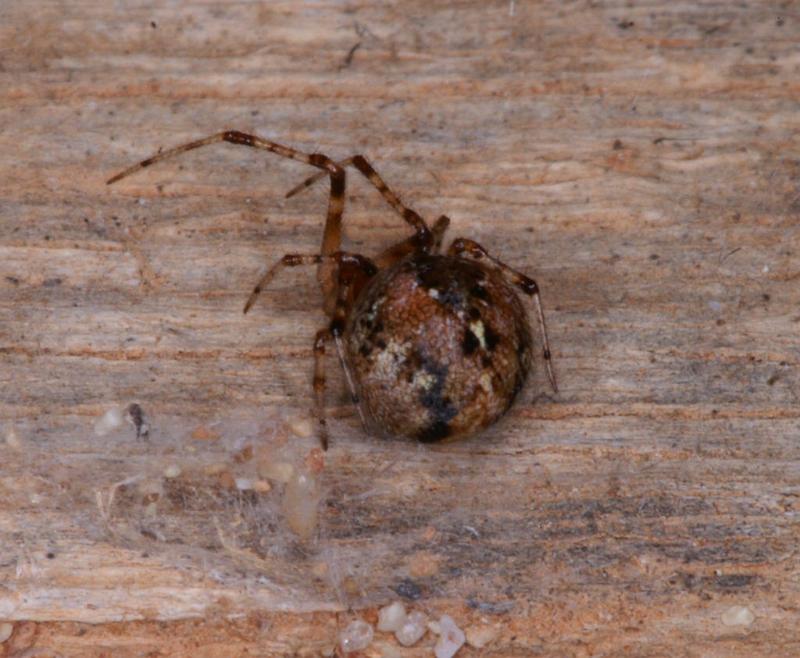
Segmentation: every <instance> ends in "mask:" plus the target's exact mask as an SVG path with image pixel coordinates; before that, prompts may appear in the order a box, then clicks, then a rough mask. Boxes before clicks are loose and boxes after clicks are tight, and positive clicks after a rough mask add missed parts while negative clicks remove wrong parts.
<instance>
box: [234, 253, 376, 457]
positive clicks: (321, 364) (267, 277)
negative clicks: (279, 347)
mask: <svg viewBox="0 0 800 658" xmlns="http://www.w3.org/2000/svg"><path fill="white" fill-rule="evenodd" d="M324 263H332V264H333V265H335V266H337V267H338V270H339V277H338V278H339V280H338V285H337V295H336V307H335V310H334V315H333V319H332V320H331V323H330V325H329V326H328V327H327V328H326V329H320V330H319V331H318V332H317V335H316V337H315V338H314V415H315V416H316V418H317V422H318V424H319V440H320V443H321V444H322V449H323V450H327V449H328V423H327V420H326V418H325V343H327V342H328V341H330V340H331V339H333V340H334V341H335V344H336V351H337V353H338V355H339V361H340V362H341V364H342V369H343V370H344V374H345V377H346V379H347V385H348V387H349V389H350V394H351V396H352V398H353V404H355V405H356V409H358V415H359V416H360V417H361V422H362V424H363V425H364V427H365V428H366V419H365V417H364V412H363V411H362V409H361V405H360V402H359V396H358V392H357V390H356V386H355V381H354V379H353V375H352V373H351V371H350V367H349V366H348V364H347V359H346V358H345V353H344V346H343V345H342V340H341V338H342V333H343V332H344V328H345V325H346V322H347V315H348V313H349V311H350V306H351V305H352V302H353V299H354V298H355V296H356V295H355V292H354V291H357V290H359V289H360V287H362V286H363V285H364V284H365V283H366V282H367V281H369V279H370V278H372V277H373V276H374V275H375V273H376V272H377V271H378V270H377V268H376V267H375V265H374V264H373V263H372V261H370V260H369V259H368V258H365V257H364V256H361V255H359V254H350V253H346V252H342V251H337V252H336V253H333V254H330V255H327V256H326V255H323V254H286V255H285V256H283V258H281V259H280V260H279V261H278V262H276V263H275V264H274V265H273V266H272V267H270V268H269V269H268V270H267V271H266V273H265V274H264V276H262V277H261V279H260V280H259V282H258V283H257V284H256V286H255V288H253V292H252V293H250V297H249V298H248V299H247V303H246V304H245V306H244V312H245V313H247V312H248V311H249V310H250V308H251V307H252V306H253V303H254V302H255V300H256V298H257V297H258V295H259V293H260V292H261V291H262V290H263V289H264V288H265V287H266V286H267V285H268V284H269V283H270V282H271V281H272V279H273V278H275V275H276V274H277V273H278V272H279V271H281V270H283V269H284V268H286V267H296V266H298V265H322V264H324Z"/></svg>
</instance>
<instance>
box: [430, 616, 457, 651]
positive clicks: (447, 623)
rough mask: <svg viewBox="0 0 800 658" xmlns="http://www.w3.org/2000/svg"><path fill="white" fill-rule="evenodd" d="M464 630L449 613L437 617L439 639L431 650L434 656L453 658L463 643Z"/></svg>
mask: <svg viewBox="0 0 800 658" xmlns="http://www.w3.org/2000/svg"><path fill="white" fill-rule="evenodd" d="M464 640H465V637H464V631H462V630H461V629H460V628H459V627H458V626H456V623H455V622H454V621H453V619H452V618H451V617H450V616H449V615H442V616H441V617H440V618H439V639H438V640H437V642H436V646H435V647H434V648H433V652H434V654H435V655H436V658H453V656H455V655H456V652H457V651H458V650H459V649H460V648H461V647H462V645H463V644H464Z"/></svg>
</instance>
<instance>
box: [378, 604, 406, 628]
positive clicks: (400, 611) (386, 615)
mask: <svg viewBox="0 0 800 658" xmlns="http://www.w3.org/2000/svg"><path fill="white" fill-rule="evenodd" d="M405 622H406V607H405V606H404V605H403V604H402V603H400V601H395V602H394V603H391V604H389V605H387V606H384V607H383V608H381V609H380V610H378V630H379V631H383V632H384V633H394V632H395V631H399V630H400V629H401V628H402V627H403V624H404V623H405Z"/></svg>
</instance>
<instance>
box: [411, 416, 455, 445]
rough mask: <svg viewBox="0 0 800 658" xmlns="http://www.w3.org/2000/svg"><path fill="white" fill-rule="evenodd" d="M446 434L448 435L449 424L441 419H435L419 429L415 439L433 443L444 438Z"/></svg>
mask: <svg viewBox="0 0 800 658" xmlns="http://www.w3.org/2000/svg"><path fill="white" fill-rule="evenodd" d="M448 436H450V425H448V424H447V423H446V422H444V421H442V420H435V421H433V422H432V423H431V424H430V425H428V426H427V427H425V428H423V429H422V430H420V432H419V433H418V434H417V440H418V441H420V442H422V443H433V442H435V441H441V440H442V439H446V438H447V437H448Z"/></svg>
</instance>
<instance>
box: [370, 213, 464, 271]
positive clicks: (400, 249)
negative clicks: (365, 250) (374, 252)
mask: <svg viewBox="0 0 800 658" xmlns="http://www.w3.org/2000/svg"><path fill="white" fill-rule="evenodd" d="M449 225H450V219H449V218H448V217H445V216H444V215H442V216H441V217H439V219H437V220H436V223H435V224H434V225H433V228H432V229H431V235H432V237H433V247H432V248H431V253H434V254H438V253H439V250H440V249H441V247H442V239H443V238H444V233H445V231H446V230H447V227H448V226H449ZM417 249H418V246H417V236H416V235H411V236H409V237H407V238H406V239H405V240H402V241H400V242H398V243H396V244H393V245H392V246H391V247H389V248H388V249H386V250H384V251H382V252H381V253H380V254H379V255H378V256H377V257H376V258H375V259H374V261H375V265H377V266H378V269H381V270H382V269H383V268H384V267H389V266H390V265H393V264H394V263H396V262H397V261H399V260H402V259H403V258H405V257H406V256H408V255H409V254H412V253H414V252H415V251H417Z"/></svg>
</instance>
